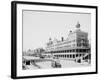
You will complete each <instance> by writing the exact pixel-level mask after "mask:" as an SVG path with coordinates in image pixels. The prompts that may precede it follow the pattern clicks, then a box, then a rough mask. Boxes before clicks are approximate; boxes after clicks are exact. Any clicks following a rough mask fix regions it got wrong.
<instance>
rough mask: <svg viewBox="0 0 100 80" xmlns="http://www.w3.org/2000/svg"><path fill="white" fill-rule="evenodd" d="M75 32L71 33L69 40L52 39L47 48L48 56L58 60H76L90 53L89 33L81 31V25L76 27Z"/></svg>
mask: <svg viewBox="0 0 100 80" xmlns="http://www.w3.org/2000/svg"><path fill="white" fill-rule="evenodd" d="M75 27H76V30H75V31H70V32H69V34H68V37H67V39H64V37H62V38H61V40H57V39H54V40H52V39H51V38H50V39H49V42H48V43H47V46H46V51H45V52H46V53H45V54H46V55H50V54H52V55H53V56H54V57H57V58H66V59H76V58H78V57H82V56H86V55H87V54H89V53H90V45H89V40H88V33H87V32H84V31H81V29H80V23H79V22H78V23H77V25H76V26H75Z"/></svg>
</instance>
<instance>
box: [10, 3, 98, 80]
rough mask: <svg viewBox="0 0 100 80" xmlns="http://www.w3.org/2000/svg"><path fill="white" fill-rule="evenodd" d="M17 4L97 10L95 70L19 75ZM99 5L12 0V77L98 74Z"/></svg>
mask: <svg viewBox="0 0 100 80" xmlns="http://www.w3.org/2000/svg"><path fill="white" fill-rule="evenodd" d="M17 4H22V5H24V4H26V5H45V6H59V7H76V8H88V9H95V10H96V14H95V15H96V17H95V18H96V19H95V20H96V21H95V23H96V25H95V30H96V31H95V32H96V33H95V37H96V38H95V39H96V40H95V41H96V42H95V44H96V45H95V47H96V49H95V51H96V54H95V55H96V59H95V61H96V65H95V68H96V69H95V71H93V72H92V71H91V72H80V73H63V74H62V73H61V74H49V75H48V74H47V75H35V76H34V75H30V76H17V57H18V56H17V44H18V43H17ZM97 51H98V7H97V6H89V5H73V4H57V3H42V2H24V1H12V2H11V78H13V79H22V78H39V77H55V76H68V75H69V76H72V75H85V74H97V73H98V52H97Z"/></svg>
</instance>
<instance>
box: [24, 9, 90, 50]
mask: <svg viewBox="0 0 100 80" xmlns="http://www.w3.org/2000/svg"><path fill="white" fill-rule="evenodd" d="M77 22H79V23H80V25H81V27H80V29H81V30H82V31H85V32H88V38H89V40H90V36H91V35H90V34H91V31H90V30H91V14H86V13H85V14H83V13H71V12H66V13H65V12H64V13H63V12H46V11H29V10H24V11H23V51H27V50H28V49H32V50H33V49H36V48H41V47H43V48H45V46H46V43H47V42H48V40H49V38H51V39H52V40H53V39H54V38H57V39H58V40H61V37H64V39H66V38H67V36H68V33H69V31H70V30H72V31H74V30H75V28H76V27H75V25H76V24H77Z"/></svg>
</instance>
